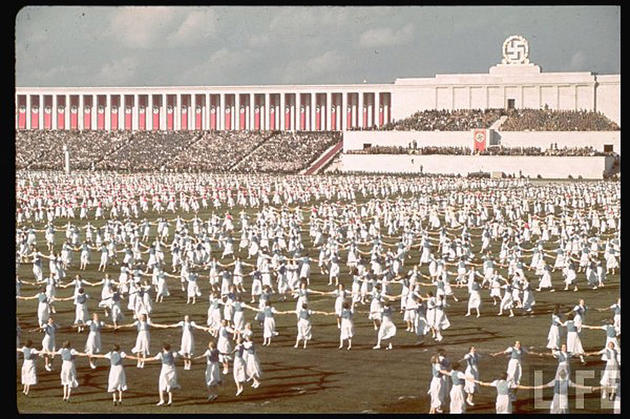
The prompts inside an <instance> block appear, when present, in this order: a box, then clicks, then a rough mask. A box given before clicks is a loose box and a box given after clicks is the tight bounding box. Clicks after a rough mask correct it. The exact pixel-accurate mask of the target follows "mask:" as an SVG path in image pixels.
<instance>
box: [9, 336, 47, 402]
mask: <svg viewBox="0 0 630 419" xmlns="http://www.w3.org/2000/svg"><path fill="white" fill-rule="evenodd" d="M16 350H17V352H22V356H23V357H24V362H23V363H22V385H23V386H24V387H23V389H22V393H24V395H25V396H28V392H29V390H30V388H31V386H34V385H36V384H37V368H36V366H35V361H36V360H37V357H38V356H43V355H42V354H41V352H40V351H38V350H37V349H35V348H33V342H32V341H31V340H30V339H28V340H27V341H26V342H25V343H24V346H22V347H21V348H16Z"/></svg>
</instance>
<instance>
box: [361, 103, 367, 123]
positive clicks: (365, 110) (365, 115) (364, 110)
mask: <svg viewBox="0 0 630 419" xmlns="http://www.w3.org/2000/svg"><path fill="white" fill-rule="evenodd" d="M367 124H368V109H367V106H363V125H361V126H362V127H363V128H367Z"/></svg>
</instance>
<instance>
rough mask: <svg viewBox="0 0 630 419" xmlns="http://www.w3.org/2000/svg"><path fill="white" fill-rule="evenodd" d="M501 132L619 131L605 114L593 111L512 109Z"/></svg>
mask: <svg viewBox="0 0 630 419" xmlns="http://www.w3.org/2000/svg"><path fill="white" fill-rule="evenodd" d="M507 116H508V117H507V119H506V120H505V122H503V124H502V125H501V128H500V130H501V131H619V129H620V128H619V126H618V125H617V124H615V123H614V122H612V121H611V120H610V119H608V118H606V116H604V114H602V113H600V112H593V111H583V110H580V111H554V110H550V109H510V110H509V111H508V112H507Z"/></svg>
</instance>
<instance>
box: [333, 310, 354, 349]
mask: <svg viewBox="0 0 630 419" xmlns="http://www.w3.org/2000/svg"><path fill="white" fill-rule="evenodd" d="M335 314H336V313H335ZM353 315H354V310H353V308H352V304H350V303H349V302H348V301H346V302H344V303H343V306H342V308H341V315H340V316H339V317H340V318H341V327H340V328H339V349H343V342H344V341H346V340H347V341H348V348H347V350H348V351H349V350H350V349H352V337H353V336H354V323H353V322H352V316H353Z"/></svg>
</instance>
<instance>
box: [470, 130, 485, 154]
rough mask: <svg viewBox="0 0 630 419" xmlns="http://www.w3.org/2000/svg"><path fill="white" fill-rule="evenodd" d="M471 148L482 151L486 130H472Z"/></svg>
mask: <svg viewBox="0 0 630 419" xmlns="http://www.w3.org/2000/svg"><path fill="white" fill-rule="evenodd" d="M473 139H474V141H473V142H474V144H473V149H474V150H475V151H484V150H485V149H486V130H484V129H477V130H474V131H473Z"/></svg>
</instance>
